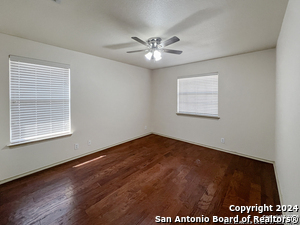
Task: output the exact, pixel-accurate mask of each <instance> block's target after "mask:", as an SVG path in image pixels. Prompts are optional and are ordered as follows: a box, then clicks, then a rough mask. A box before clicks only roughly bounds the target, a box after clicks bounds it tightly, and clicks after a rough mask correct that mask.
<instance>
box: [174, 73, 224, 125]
mask: <svg viewBox="0 0 300 225" xmlns="http://www.w3.org/2000/svg"><path fill="white" fill-rule="evenodd" d="M214 75H217V76H218V105H217V106H218V114H217V115H211V114H202V113H192V112H191V113H189V112H179V96H180V95H179V80H180V79H185V78H194V77H204V76H214ZM176 114H177V115H183V116H196V117H206V118H212V119H220V116H219V73H218V72H210V73H203V74H195V75H189V76H179V77H177V106H176Z"/></svg>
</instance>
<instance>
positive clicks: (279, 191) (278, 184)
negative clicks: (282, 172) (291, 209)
mask: <svg viewBox="0 0 300 225" xmlns="http://www.w3.org/2000/svg"><path fill="white" fill-rule="evenodd" d="M273 167H274V171H275V179H276V183H277V189H278V194H279V200H280V204H281V205H283V204H284V203H283V197H282V192H281V188H280V183H279V177H278V173H277V168H276V162H274V163H273ZM283 214H285V213H284V212H283Z"/></svg>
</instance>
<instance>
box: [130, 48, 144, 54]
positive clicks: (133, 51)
mask: <svg viewBox="0 0 300 225" xmlns="http://www.w3.org/2000/svg"><path fill="white" fill-rule="evenodd" d="M147 50H148V49H143V50H135V51H128V52H127V53H135V52H144V51H147Z"/></svg>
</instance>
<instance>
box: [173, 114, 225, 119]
mask: <svg viewBox="0 0 300 225" xmlns="http://www.w3.org/2000/svg"><path fill="white" fill-rule="evenodd" d="M176 114H177V115H178V116H197V117H206V118H211V119H217V120H218V119H220V117H219V116H210V115H205V114H192V113H176Z"/></svg>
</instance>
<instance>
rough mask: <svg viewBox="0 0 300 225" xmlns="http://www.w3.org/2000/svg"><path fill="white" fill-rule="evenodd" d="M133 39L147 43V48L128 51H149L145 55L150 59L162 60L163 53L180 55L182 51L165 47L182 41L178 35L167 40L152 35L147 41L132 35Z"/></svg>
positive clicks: (143, 43)
mask: <svg viewBox="0 0 300 225" xmlns="http://www.w3.org/2000/svg"><path fill="white" fill-rule="evenodd" d="M131 38H132V39H133V40H135V41H137V42H139V43H141V44H142V45H145V46H146V47H147V48H146V49H142V50H135V51H128V52H127V53H135V52H147V53H146V54H145V57H146V58H147V59H148V60H151V59H154V60H155V61H158V60H161V53H162V52H166V53H171V54H177V55H180V54H181V53H182V51H179V50H173V49H165V47H166V46H168V45H170V44H173V43H175V42H177V41H180V39H179V38H178V37H176V36H174V37H171V38H169V39H167V40H165V41H162V40H161V38H160V37H152V38H149V39H148V40H147V42H145V41H143V40H141V39H140V38H138V37H131Z"/></svg>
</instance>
